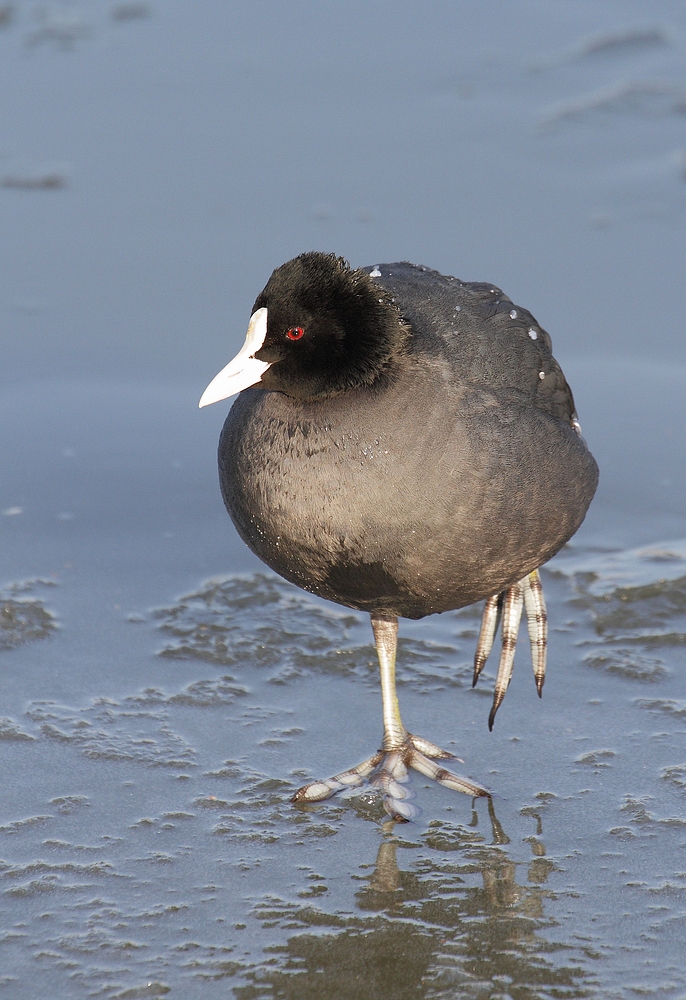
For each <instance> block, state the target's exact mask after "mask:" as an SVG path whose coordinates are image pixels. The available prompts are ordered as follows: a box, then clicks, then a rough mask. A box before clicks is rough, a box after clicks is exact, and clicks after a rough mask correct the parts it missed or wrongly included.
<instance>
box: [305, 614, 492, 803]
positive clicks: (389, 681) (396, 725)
mask: <svg viewBox="0 0 686 1000" xmlns="http://www.w3.org/2000/svg"><path fill="white" fill-rule="evenodd" d="M372 629H373V632H374V641H375V644H376V651H377V654H378V657H379V669H380V672H381V698H382V704H383V726H384V735H383V742H382V745H381V750H379V751H378V752H377V753H375V754H373V756H371V757H369V758H368V759H367V760H365V761H363V762H362V763H361V764H358V765H357V767H353V768H351V769H350V770H348V771H342V772H341V773H340V774H337V775H335V776H334V777H333V778H329V779H328V781H315V782H312V783H311V784H309V785H305V786H304V787H303V788H300V789H298V791H297V792H296V793H295V795H294V796H293V799H292V801H293V802H320V801H321V800H322V799H327V798H328V797H329V796H330V795H333V794H334V793H335V792H338V791H341V789H343V788H346V787H350V786H351V785H361V784H362V783H363V781H364V779H365V778H368V779H369V781H370V784H372V785H374V786H375V787H377V788H379V789H381V791H382V792H383V796H384V799H383V804H384V809H385V810H386V812H387V813H388V814H389V815H390V816H392V817H393V818H394V819H396V820H410V819H413V818H414V817H415V816H418V815H419V809H418V808H417V806H415V805H413V804H412V803H411V802H410V801H409V800H410V799H411V798H413V797H414V796H413V793H412V791H411V790H410V789H409V788H408V787H407V784H408V782H409V774H408V768H413V769H414V770H415V771H419V773H420V774H423V775H424V776H425V777H427V778H432V779H433V780H434V781H437V782H438V783H439V784H441V785H444V786H445V787H446V788H452V789H453V790H455V791H458V792H465V793H466V794H467V795H489V792H488V791H487V790H486V789H485V788H483V787H482V786H481V785H477V784H476V783H475V782H473V781H469V779H467V778H463V777H461V776H460V775H458V774H454V773H453V772H452V771H449V770H448V769H447V768H445V767H440V766H439V765H438V764H435V763H434V761H435V760H447V759H455V758H454V755H453V754H451V753H449V752H448V751H447V750H442V749H441V748H440V747H438V746H436V745H435V744H434V743H431V742H430V741H429V740H425V739H423V738H422V737H421V736H413V735H412V733H408V731H407V730H406V729H405V726H404V725H403V722H402V719H401V717H400V707H399V705H398V696H397V693H396V686H395V656H396V649H397V643H398V619H397V618H396V617H395V616H391V615H378V616H377V615H373V616H372Z"/></svg>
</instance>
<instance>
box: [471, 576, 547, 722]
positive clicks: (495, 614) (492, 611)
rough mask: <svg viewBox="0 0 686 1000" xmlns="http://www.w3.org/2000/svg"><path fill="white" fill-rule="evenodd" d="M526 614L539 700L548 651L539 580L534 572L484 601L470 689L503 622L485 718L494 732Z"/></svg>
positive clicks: (544, 611)
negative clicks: (523, 617)
mask: <svg viewBox="0 0 686 1000" xmlns="http://www.w3.org/2000/svg"><path fill="white" fill-rule="evenodd" d="M523 609H524V610H525V611H526V624H527V628H528V630H529V641H530V643H531V662H532V664H533V668H534V679H535V681H536V690H537V691H538V697H539V698H540V697H541V694H542V692H543V682H544V681H545V665H546V652H547V649H548V616H547V613H546V608H545V598H544V597H543V587H542V585H541V577H540V575H539V572H538V570H537V569H535V570H534V571H533V572H532V573H529V574H528V575H527V576H525V577H524V578H523V579H522V580H520V581H519V583H514V584H513V585H512V586H511V587H509V588H508V589H507V590H504V591H503V592H502V593H500V594H494V595H493V596H492V597H489V598H488V600H487V601H486V605H485V607H484V611H483V618H482V620H481V630H480V632H479V640H478V643H477V647H476V654H475V656H474V677H473V680H472V687H474V686H475V685H476V682H477V681H478V679H479V674H480V673H481V671H482V670H483V668H484V664H485V663H486V660H487V659H488V656H489V653H490V652H491V650H492V649H493V643H494V641H495V636H496V632H497V631H498V625H499V624H500V623H501V622H502V642H503V644H502V650H501V652H500V662H499V663H498V675H497V677H496V679H495V691H494V693H493V707H492V708H491V714H490V715H489V717H488V728H489V729H493V723H494V721H495V714H496V712H497V711H498V709H499V708H500V706H501V704H502V702H503V698H504V697H505V692H506V691H507V689H508V687H509V684H510V681H511V680H512V669H513V667H514V658H515V649H516V646H517V633H518V632H519V622H520V619H521V617H522V610H523Z"/></svg>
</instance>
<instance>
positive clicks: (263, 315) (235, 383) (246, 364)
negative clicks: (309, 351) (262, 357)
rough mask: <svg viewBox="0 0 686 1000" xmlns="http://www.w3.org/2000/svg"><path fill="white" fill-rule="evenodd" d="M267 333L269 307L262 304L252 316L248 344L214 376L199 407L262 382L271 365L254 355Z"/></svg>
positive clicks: (246, 339) (247, 338)
mask: <svg viewBox="0 0 686 1000" xmlns="http://www.w3.org/2000/svg"><path fill="white" fill-rule="evenodd" d="M266 336H267V310H266V308H264V307H263V308H262V309H256V310H255V312H254V313H253V314H252V316H251V317H250V322H249V323H248V333H247V335H246V338H245V343H244V344H243V346H242V347H241V349H240V351H239V352H238V354H237V355H236V357H235V358H234V359H233V360H232V361H229V363H228V365H227V366H226V368H222V370H221V371H220V372H219V374H218V375H215V376H214V378H213V379H212V381H211V382H210V384H209V385H208V387H207V388H206V389H205V391H204V392H203V394H202V396H201V397H200V402H199V403H198V406H209V405H210V403H218V402H219V400H220V399H228V397H229V396H234V395H235V394H236V393H237V392H240V391H241V390H242V389H247V388H248V387H249V386H251V385H255V383H256V382H259V381H260V379H261V378H262V376H263V375H264V373H265V372H266V370H267V368H269V362H268V361H258V359H257V358H256V357H254V355H255V354H256V352H257V351H259V349H260V347H262V344H264V340H265V337H266Z"/></svg>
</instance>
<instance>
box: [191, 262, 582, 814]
mask: <svg viewBox="0 0 686 1000" xmlns="http://www.w3.org/2000/svg"><path fill="white" fill-rule="evenodd" d="M238 392H240V395H239V396H238V398H237V399H236V401H235V402H234V404H233V406H232V408H231V411H230V413H229V415H228V417H227V419H226V423H225V424H224V428H223V431H222V435H221V439H220V442H219V470H220V481H221V489H222V494H223V497H224V502H225V504H226V507H227V510H228V512H229V514H230V515H231V517H232V519H233V522H234V524H235V525H236V528H237V530H238V532H239V534H240V535H241V537H242V538H243V540H244V541H245V542H246V544H247V545H248V546H249V547H250V548H251V549H252V551H253V552H255V553H256V555H258V556H259V557H260V559H262V560H263V561H264V562H265V563H267V565H268V566H270V567H271V568H272V569H273V570H275V571H276V572H277V573H279V574H280V575H281V576H283V577H285V579H287V580H290V581H291V582H292V583H295V584H297V585H298V586H300V587H302V588H304V589H305V590H308V591H310V592H311V593H313V594H318V595H319V596H320V597H325V598H328V599H329V600H331V601H336V602H337V603H339V604H343V605H346V606H347V607H350V608H357V609H358V610H361V611H367V612H369V614H370V615H371V622H372V629H373V633H374V639H375V643H376V649H377V653H378V657H379V665H380V671H381V692H382V700H383V726H384V735H383V743H382V746H381V749H380V750H379V751H378V752H377V753H375V754H373V755H372V756H371V757H369V758H368V759H367V760H365V761H364V762H363V763H362V764H359V765H358V766H357V767H353V768H351V769H349V770H347V771H343V772H342V773H340V774H337V775H336V776H335V777H334V778H331V779H329V780H327V781H318V782H314V783H311V784H309V785H306V786H305V787H304V788H301V789H300V790H299V791H298V792H297V793H296V794H295V796H294V801H300V802H303V801H308V802H312V801H317V800H320V799H324V798H327V797H328V796H329V795H331V794H333V793H334V792H336V791H338V790H340V789H342V788H345V787H347V786H350V785H356V784H361V783H362V782H363V780H364V779H366V778H369V779H370V780H371V781H372V783H373V784H375V785H377V786H378V787H380V788H381V789H382V790H383V792H384V805H385V807H386V809H387V811H388V812H389V814H390V815H392V816H394V817H395V818H397V819H409V818H411V817H412V816H414V815H416V814H417V812H418V810H417V809H416V807H415V806H414V805H412V803H411V802H410V801H409V799H410V798H411V793H410V791H409V789H408V787H407V781H408V768H414V769H416V770H417V771H419V772H421V773H422V774H424V775H426V776H428V777H430V778H433V779H435V780H436V781H438V782H440V783H441V784H443V785H446V786H448V787H450V788H453V789H457V790H459V791H462V792H467V793H468V794H471V795H488V792H487V791H486V789H484V788H483V787H482V786H481V785H479V784H477V783H476V782H474V781H471V780H468V779H467V778H463V777H461V776H459V775H456V774H454V773H453V772H451V771H448V770H447V769H446V768H445V767H444V766H443V765H442V763H437V761H439V762H440V761H442V760H444V759H447V758H451V757H452V756H453V755H452V754H449V753H448V752H447V751H445V750H442V749H441V748H440V747H438V746H436V745H435V744H433V743H431V742H429V741H428V740H425V739H422V738H420V737H418V736H413V735H412V734H411V733H408V731H407V730H406V729H405V727H404V725H403V723H402V721H401V718H400V711H399V708H398V699H397V696H396V688H395V654H396V644H397V632H398V617H399V616H402V617H406V618H422V617H424V616H425V615H430V614H435V613H436V612H442V611H450V610H453V609H456V608H462V607H465V606H466V605H469V604H473V603H474V602H475V601H479V600H482V599H484V598H486V605H485V609H484V613H483V620H482V625H481V632H480V635H479V639H478V643H477V652H476V657H475V663H474V683H476V680H477V678H478V676H479V673H480V671H481V669H482V668H483V665H484V663H485V661H486V658H487V656H488V654H489V652H490V650H491V647H492V645H493V642H494V637H495V634H496V631H497V628H498V624H499V622H502V651H501V657H500V663H499V667H498V674H497V679H496V684H495V695H494V700H493V707H492V709H491V714H490V717H489V726H490V727H492V726H493V720H494V718H495V713H496V711H497V709H498V706H499V705H500V703H501V702H502V699H503V697H504V695H505V691H506V690H507V686H508V684H509V681H510V678H511V675H512V666H513V661H514V652H515V644H516V640H517V632H518V629H519V622H520V618H521V615H522V608H523V607H525V609H526V617H527V623H528V627H529V635H530V641H531V649H532V658H533V666H534V675H535V680H536V685H537V688H538V692H539V695H540V693H541V688H542V685H543V680H544V675H545V656H546V645H547V624H546V612H545V604H544V601H543V593H542V589H541V584H540V577H539V574H538V572H537V570H538V567H539V566H540V565H541V564H542V563H544V562H546V560H548V559H550V557H551V556H553V555H554V554H555V553H556V552H557V551H558V549H560V548H561V546H562V545H564V543H565V542H566V541H567V540H568V539H569V538H570V537H571V536H572V535H573V534H574V532H575V531H576V530H577V528H578V527H579V525H580V524H581V522H582V521H583V519H584V516H585V514H586V511H587V509H588V506H589V504H590V502H591V499H592V497H593V494H594V492H595V489H596V485H597V481H598V469H597V466H596V463H595V461H594V459H593V457H592V455H591V454H590V452H589V450H588V448H587V447H586V444H585V442H584V440H583V438H582V437H581V436H580V427H579V423H578V420H577V415H576V412H575V409H574V400H573V398H572V393H571V390H570V389H569V386H568V385H567V382H566V381H565V378H564V375H563V374H562V371H561V369H560V366H559V365H558V364H557V362H556V361H555V359H554V357H553V355H552V353H551V342H550V337H549V336H548V334H547V333H546V331H545V330H544V329H542V327H541V326H539V324H538V323H537V322H536V320H535V319H534V317H533V316H532V315H531V313H529V312H527V310H526V309H522V308H520V307H519V306H516V305H514V304H513V303H512V302H511V300H510V299H509V298H508V297H507V296H506V295H504V294H503V292H501V290H500V289H499V288H496V287H495V286H493V285H489V284H482V283H476V282H463V281H459V280H458V279H456V278H452V277H446V276H444V275H442V274H439V273H438V272H437V271H432V270H430V269H429V268H426V267H418V266H416V265H414V264H409V263H407V262H403V263H396V264H378V265H376V266H374V267H366V268H361V269H353V268H351V267H350V265H349V264H348V263H347V262H346V261H345V260H343V259H342V258H340V257H336V256H335V255H333V254H325V253H315V252H312V253H304V254H302V255H300V256H299V257H296V258H295V259H294V260H290V261H288V262H287V263H286V264H283V265H282V266H281V267H279V268H277V269H276V270H275V271H274V272H273V274H272V276H271V277H270V279H269V281H268V282H267V285H266V286H265V288H264V290H263V291H262V292H260V294H259V295H258V297H257V299H256V301H255V304H254V306H253V309H252V315H251V318H250V323H249V325H248V334H247V337H246V341H245V344H244V346H243V348H242V349H241V351H240V352H239V353H238V355H237V356H236V357H235V358H234V359H233V361H231V362H230V363H229V364H228V365H227V366H226V367H225V368H224V369H223V370H222V371H221V372H220V373H219V374H218V375H217V376H216V378H215V379H213V381H212V382H211V383H210V385H209V386H208V387H207V389H206V390H205V393H204V394H203V396H202V399H201V400H200V405H201V406H206V405H207V404H209V403H213V402H216V401H217V400H220V399H225V398H226V397H228V396H231V395H233V394H235V393H238Z"/></svg>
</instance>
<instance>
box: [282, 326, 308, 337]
mask: <svg viewBox="0 0 686 1000" xmlns="http://www.w3.org/2000/svg"><path fill="white" fill-rule="evenodd" d="M286 336H287V337H288V339H289V340H300V338H301V337H304V336H305V331H304V330H303V328H302V327H301V326H292V327H291V329H290V330H287V331H286Z"/></svg>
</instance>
